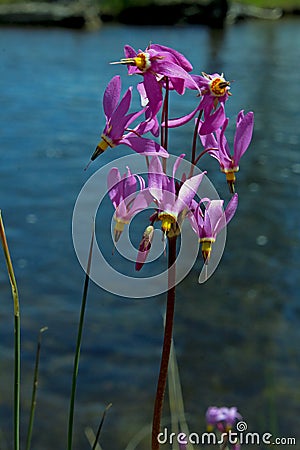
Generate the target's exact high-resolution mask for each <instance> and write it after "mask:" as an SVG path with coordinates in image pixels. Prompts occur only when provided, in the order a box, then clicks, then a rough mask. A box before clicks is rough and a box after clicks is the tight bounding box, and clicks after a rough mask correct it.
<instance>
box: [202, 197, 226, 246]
mask: <svg viewBox="0 0 300 450" xmlns="http://www.w3.org/2000/svg"><path fill="white" fill-rule="evenodd" d="M223 203H224V201H223V200H211V201H210V202H209V204H208V206H207V209H206V210H205V213H204V232H205V236H207V237H213V238H215V237H216V236H217V233H218V232H219V231H221V230H222V229H223V228H224V227H225V226H226V217H225V214H224V210H223Z"/></svg>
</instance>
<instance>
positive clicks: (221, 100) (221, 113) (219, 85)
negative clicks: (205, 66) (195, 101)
mask: <svg viewBox="0 0 300 450" xmlns="http://www.w3.org/2000/svg"><path fill="white" fill-rule="evenodd" d="M202 75H203V76H200V75H192V78H193V81H194V83H190V82H189V81H187V82H186V87H188V88H189V89H195V83H196V85H197V86H198V89H199V90H200V93H201V100H200V103H199V105H198V106H197V107H196V108H195V109H194V110H193V111H192V112H190V113H189V114H187V115H186V116H183V117H180V118H178V119H171V120H169V121H168V126H169V127H170V128H174V127H178V126H180V125H184V124H185V123H187V122H189V121H190V120H191V119H192V118H193V117H194V116H195V115H196V113H197V112H198V111H201V110H203V116H204V120H202V121H201V126H200V128H199V130H198V132H199V134H200V135H205V134H209V133H212V132H213V131H215V130H217V129H218V128H220V127H221V126H222V124H223V123H224V120H225V107H224V104H225V102H226V100H227V99H228V97H229V95H230V92H229V89H230V83H229V81H226V80H225V78H224V75H223V74H221V75H220V74H218V73H214V74H212V75H207V74H206V73H204V72H203V74H202Z"/></svg>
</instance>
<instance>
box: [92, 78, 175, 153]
mask: <svg viewBox="0 0 300 450" xmlns="http://www.w3.org/2000/svg"><path fill="white" fill-rule="evenodd" d="M120 95H121V78H120V76H118V75H117V76H115V77H113V78H112V80H111V81H110V82H109V84H108V85H107V88H106V90H105V92H104V96H103V109H104V113H105V117H106V125H105V128H104V130H103V133H102V134H101V141H100V142H99V144H98V145H97V147H96V149H95V151H94V153H93V155H92V157H91V160H92V161H94V160H95V159H96V158H97V157H98V156H99V155H101V153H103V152H104V151H105V150H106V149H107V147H112V148H113V147H116V146H117V145H120V144H125V145H127V146H128V147H130V148H132V150H134V151H136V152H137V153H141V154H142V155H148V156H150V155H153V154H156V155H159V156H163V157H164V158H167V157H168V156H169V155H168V153H167V151H166V150H165V149H164V148H163V147H161V146H160V145H159V144H158V143H156V142H155V141H153V140H151V139H147V138H143V137H141V134H144V133H146V132H148V131H151V127H153V126H155V123H154V121H149V120H148V121H145V122H142V123H141V124H140V125H138V126H137V127H136V128H135V129H133V130H128V127H129V125H130V124H131V123H132V122H133V121H134V120H135V119H137V118H138V117H139V116H140V115H141V114H142V113H143V112H144V111H145V110H144V109H141V110H140V111H137V112H135V113H130V114H127V113H128V110H129V107H130V103H131V95H132V87H130V88H129V89H127V91H126V93H125V94H124V96H123V97H122V99H121V101H120ZM125 131H127V133H126V134H124V133H125Z"/></svg>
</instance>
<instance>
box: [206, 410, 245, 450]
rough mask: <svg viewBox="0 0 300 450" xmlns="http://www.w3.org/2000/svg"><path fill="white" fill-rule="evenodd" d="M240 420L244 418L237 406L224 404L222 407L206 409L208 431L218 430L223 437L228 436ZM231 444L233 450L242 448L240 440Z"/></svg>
mask: <svg viewBox="0 0 300 450" xmlns="http://www.w3.org/2000/svg"><path fill="white" fill-rule="evenodd" d="M240 420H242V416H241V415H240V413H239V412H238V410H237V408H236V407H235V406H233V407H231V408H227V407H226V406H222V407H221V408H218V407H217V406H210V407H209V408H208V410H207V411H206V423H207V429H208V431H209V432H212V431H217V432H218V433H220V434H221V435H222V437H223V439H225V438H226V435H227V433H230V432H231V431H232V429H233V428H234V427H235V425H236V424H237V422H238V421H240ZM234 440H237V439H234ZM229 441H230V439H229ZM230 444H231V447H230V448H231V449H232V450H240V448H241V446H240V444H239V443H238V442H236V443H232V442H230ZM227 448H228V447H227Z"/></svg>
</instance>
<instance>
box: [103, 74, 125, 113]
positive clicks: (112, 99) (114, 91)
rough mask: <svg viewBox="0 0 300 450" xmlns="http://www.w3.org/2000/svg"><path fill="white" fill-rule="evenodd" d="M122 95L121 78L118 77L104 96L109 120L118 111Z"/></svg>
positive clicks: (113, 79)
mask: <svg viewBox="0 0 300 450" xmlns="http://www.w3.org/2000/svg"><path fill="white" fill-rule="evenodd" d="M120 95H121V78H120V76H119V75H116V76H115V77H113V78H112V79H111V81H110V82H109V83H108V85H107V88H106V89H105V92H104V95H103V109H104V113H105V116H106V118H107V119H109V118H110V117H111V116H112V114H113V112H114V110H115V109H116V107H117V105H118V102H119V99H120Z"/></svg>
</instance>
